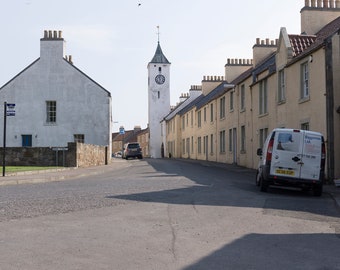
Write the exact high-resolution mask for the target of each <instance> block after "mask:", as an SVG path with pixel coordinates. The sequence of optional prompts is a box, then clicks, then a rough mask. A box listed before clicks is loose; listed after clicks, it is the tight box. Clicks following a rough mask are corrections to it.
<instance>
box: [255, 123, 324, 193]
mask: <svg viewBox="0 0 340 270" xmlns="http://www.w3.org/2000/svg"><path fill="white" fill-rule="evenodd" d="M257 155H259V156H261V160H260V162H259V166H258V170H257V175H256V185H257V186H260V190H261V191H264V192H265V191H267V188H268V186H269V185H284V186H293V187H300V188H302V189H305V190H307V189H308V190H309V189H311V190H313V193H314V195H315V196H321V194H322V185H323V180H324V175H325V158H326V148H325V143H324V138H323V136H322V134H321V133H318V132H313V131H307V130H299V129H285V128H276V129H274V130H273V131H271V132H270V134H269V135H268V137H267V139H266V141H265V143H264V145H263V149H258V150H257Z"/></svg>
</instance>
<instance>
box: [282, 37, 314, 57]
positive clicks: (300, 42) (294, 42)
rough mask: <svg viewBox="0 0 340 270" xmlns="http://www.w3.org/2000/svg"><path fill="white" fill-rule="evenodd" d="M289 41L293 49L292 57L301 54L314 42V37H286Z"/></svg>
mask: <svg viewBox="0 0 340 270" xmlns="http://www.w3.org/2000/svg"><path fill="white" fill-rule="evenodd" d="M288 36H289V41H290V44H291V46H292V49H293V57H296V56H298V55H299V54H301V53H303V52H304V51H305V50H306V49H307V48H308V47H310V46H311V45H312V44H313V43H314V42H315V40H316V36H314V35H313V36H308V35H288Z"/></svg>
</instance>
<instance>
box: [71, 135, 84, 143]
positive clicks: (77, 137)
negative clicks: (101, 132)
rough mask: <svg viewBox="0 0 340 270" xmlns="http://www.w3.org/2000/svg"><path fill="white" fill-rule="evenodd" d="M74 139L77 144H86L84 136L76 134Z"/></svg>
mask: <svg viewBox="0 0 340 270" xmlns="http://www.w3.org/2000/svg"><path fill="white" fill-rule="evenodd" d="M73 138H74V142H75V143H84V142H85V136H84V134H74V135H73Z"/></svg>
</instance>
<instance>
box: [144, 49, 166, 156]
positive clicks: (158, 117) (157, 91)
mask: <svg viewBox="0 0 340 270" xmlns="http://www.w3.org/2000/svg"><path fill="white" fill-rule="evenodd" d="M170 65H171V64H170V62H169V61H168V59H167V58H166V57H165V56H164V54H163V52H162V49H161V46H160V44H159V42H158V45H157V49H156V52H155V55H154V57H153V58H152V60H151V62H150V63H149V64H148V98H149V102H148V108H149V131H150V140H149V154H150V156H151V157H152V158H160V157H162V150H161V149H162V142H163V140H162V133H163V132H164V130H162V124H161V121H162V120H163V118H164V117H165V116H166V115H167V114H168V113H169V112H170ZM163 146H164V145H163Z"/></svg>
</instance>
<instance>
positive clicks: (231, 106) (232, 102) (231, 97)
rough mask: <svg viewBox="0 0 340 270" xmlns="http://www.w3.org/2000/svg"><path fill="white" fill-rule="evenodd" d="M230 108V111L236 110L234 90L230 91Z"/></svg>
mask: <svg viewBox="0 0 340 270" xmlns="http://www.w3.org/2000/svg"><path fill="white" fill-rule="evenodd" d="M229 107H230V108H229V109H230V111H233V110H234V91H233V90H232V91H230V100H229Z"/></svg>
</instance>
